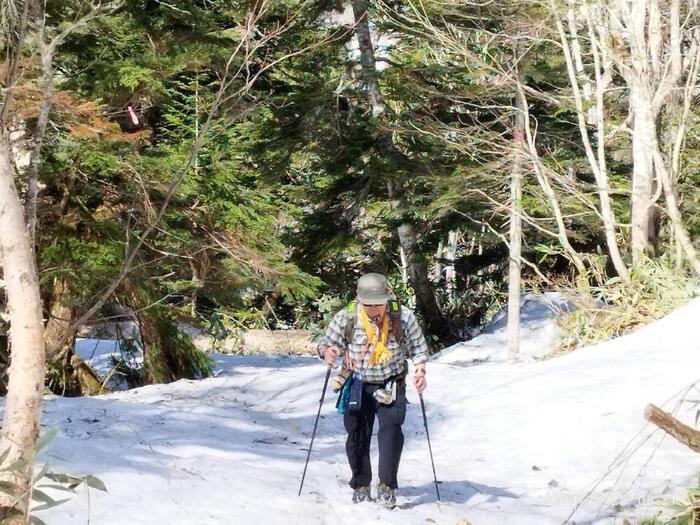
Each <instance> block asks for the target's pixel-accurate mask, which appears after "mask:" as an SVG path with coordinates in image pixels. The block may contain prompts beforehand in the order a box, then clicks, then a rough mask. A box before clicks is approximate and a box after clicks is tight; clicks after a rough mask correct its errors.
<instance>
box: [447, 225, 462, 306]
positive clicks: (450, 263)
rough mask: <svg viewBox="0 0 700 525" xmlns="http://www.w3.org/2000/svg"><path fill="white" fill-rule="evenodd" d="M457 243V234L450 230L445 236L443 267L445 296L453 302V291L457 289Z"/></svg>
mask: <svg viewBox="0 0 700 525" xmlns="http://www.w3.org/2000/svg"><path fill="white" fill-rule="evenodd" d="M458 242H459V232H457V231H455V230H450V232H449V233H448V234H447V266H446V267H445V286H446V290H447V296H448V297H449V298H450V301H453V302H454V300H455V296H454V295H455V290H456V289H457V286H456V285H457V283H456V281H457V272H456V271H455V257H457V243H458Z"/></svg>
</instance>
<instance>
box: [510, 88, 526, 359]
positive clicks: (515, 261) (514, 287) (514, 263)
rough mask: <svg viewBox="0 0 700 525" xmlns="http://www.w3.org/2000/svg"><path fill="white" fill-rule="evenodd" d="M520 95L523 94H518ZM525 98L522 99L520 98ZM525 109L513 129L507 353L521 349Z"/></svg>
mask: <svg viewBox="0 0 700 525" xmlns="http://www.w3.org/2000/svg"><path fill="white" fill-rule="evenodd" d="M518 98H520V97H518ZM521 102H522V101H521ZM524 115H525V113H524V112H522V113H521V112H518V114H517V117H516V126H515V129H514V132H513V139H514V140H513V142H514V147H515V150H514V152H513V169H512V171H511V180H510V239H509V241H510V244H509V246H508V251H509V253H508V258H509V263H508V327H507V337H508V355H509V356H510V357H514V356H515V355H517V354H518V353H519V352H520V286H521V283H520V281H521V270H522V268H521V266H522V263H521V260H522V232H523V226H522V213H523V209H522V177H523V160H524V155H523V153H524V151H523V134H524V128H525V125H524V123H523V119H524Z"/></svg>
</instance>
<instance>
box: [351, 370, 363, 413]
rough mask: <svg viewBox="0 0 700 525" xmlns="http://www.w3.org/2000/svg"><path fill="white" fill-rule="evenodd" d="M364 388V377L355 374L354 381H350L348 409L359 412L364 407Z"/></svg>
mask: <svg viewBox="0 0 700 525" xmlns="http://www.w3.org/2000/svg"><path fill="white" fill-rule="evenodd" d="M362 390H363V388H362V379H360V376H358V375H355V374H353V375H352V383H350V396H349V397H348V410H349V411H350V412H357V411H358V410H360V409H361V408H362Z"/></svg>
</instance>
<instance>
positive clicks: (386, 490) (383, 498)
mask: <svg viewBox="0 0 700 525" xmlns="http://www.w3.org/2000/svg"><path fill="white" fill-rule="evenodd" d="M377 502H378V503H383V504H384V505H385V506H387V507H395V506H396V494H394V489H392V488H391V487H389V485H387V484H386V483H381V482H380V483H379V485H377Z"/></svg>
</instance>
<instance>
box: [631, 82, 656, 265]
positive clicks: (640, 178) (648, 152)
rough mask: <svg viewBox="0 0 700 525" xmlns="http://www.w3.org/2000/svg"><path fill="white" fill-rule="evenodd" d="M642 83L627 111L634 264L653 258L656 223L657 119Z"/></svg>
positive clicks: (634, 90)
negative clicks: (629, 117) (630, 119)
mask: <svg viewBox="0 0 700 525" xmlns="http://www.w3.org/2000/svg"><path fill="white" fill-rule="evenodd" d="M641 83H642V82H641V80H639V81H637V82H635V84H633V85H632V86H630V88H631V89H630V108H631V110H632V113H633V115H634V121H633V130H632V157H633V159H634V168H633V171H632V197H631V198H632V221H631V222H632V224H631V228H632V232H631V233H632V235H631V237H632V238H631V241H632V256H633V259H634V261H635V263H636V262H637V261H638V260H639V258H640V256H643V255H646V256H649V257H653V256H654V255H655V252H656V250H655V247H654V244H655V239H656V224H655V223H656V220H655V215H656V214H655V211H654V205H655V203H654V200H653V195H654V184H655V178H656V176H655V171H654V158H653V153H652V152H653V148H654V144H655V143H656V141H657V137H656V132H657V125H656V116H655V115H654V113H653V110H652V101H651V96H650V94H649V93H648V89H647V88H646V87H645V86H643V85H641Z"/></svg>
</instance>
